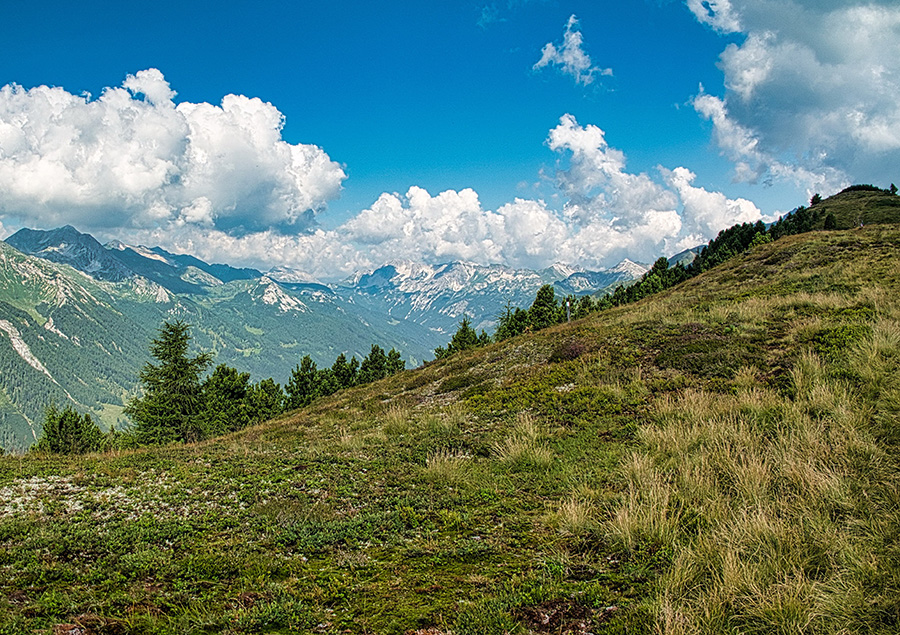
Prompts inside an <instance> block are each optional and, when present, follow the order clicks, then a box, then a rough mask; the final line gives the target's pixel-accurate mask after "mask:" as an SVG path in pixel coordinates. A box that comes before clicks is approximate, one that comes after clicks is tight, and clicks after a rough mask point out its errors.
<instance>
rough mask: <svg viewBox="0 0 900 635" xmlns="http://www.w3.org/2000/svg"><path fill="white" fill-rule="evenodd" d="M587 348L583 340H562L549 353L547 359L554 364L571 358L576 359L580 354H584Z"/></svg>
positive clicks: (568, 360)
mask: <svg viewBox="0 0 900 635" xmlns="http://www.w3.org/2000/svg"><path fill="white" fill-rule="evenodd" d="M587 350H588V347H587V345H586V344H585V343H584V342H580V341H578V340H575V341H569V342H563V343H562V344H560V345H559V346H557V347H556V348H555V349H553V352H552V353H550V358H549V359H548V361H549V362H550V363H551V364H555V363H557V362H570V361H572V360H573V359H578V358H579V357H581V356H582V355H584V354H585V353H586V352H587Z"/></svg>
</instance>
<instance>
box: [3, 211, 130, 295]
mask: <svg viewBox="0 0 900 635" xmlns="http://www.w3.org/2000/svg"><path fill="white" fill-rule="evenodd" d="M5 242H6V243H7V244H9V245H12V246H13V247H15V248H16V249H18V250H19V251H21V252H22V253H24V254H29V255H32V256H38V257H39V258H43V259H45V260H50V261H51V262H58V263H61V264H66V265H71V266H72V267H74V268H75V269H78V270H79V271H83V272H85V273H87V274H89V275H91V276H93V277H94V278H96V279H98V280H111V281H113V282H118V281H119V280H124V279H125V278H127V277H129V276H132V275H134V271H133V270H132V269H131V268H129V267H128V265H127V264H126V263H123V262H122V261H121V259H120V258H117V257H116V254H115V252H111V251H110V250H108V249H105V248H104V247H103V245H101V244H100V243H99V242H97V240H96V239H95V238H94V237H93V236H91V235H89V234H82V233H81V232H79V231H78V230H77V229H75V228H74V227H72V226H71V225H66V226H65V227H60V228H59V229H51V230H49V231H42V230H37V229H27V228H26V229H20V230H19V231H17V232H16V233H15V234H13V235H12V236H10V237H9V238H7V239H6V241H5Z"/></svg>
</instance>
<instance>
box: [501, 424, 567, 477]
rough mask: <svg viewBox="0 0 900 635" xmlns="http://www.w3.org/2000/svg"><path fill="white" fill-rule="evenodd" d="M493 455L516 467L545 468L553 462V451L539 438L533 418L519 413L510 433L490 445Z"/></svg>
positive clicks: (538, 431)
mask: <svg viewBox="0 0 900 635" xmlns="http://www.w3.org/2000/svg"><path fill="white" fill-rule="evenodd" d="M491 450H492V453H493V455H494V457H495V458H496V459H498V460H500V461H502V462H503V463H505V464H507V465H510V466H512V467H514V468H517V469H526V468H527V469H535V470H545V469H547V468H548V467H550V464H551V463H553V451H552V450H551V449H550V448H549V447H547V445H546V444H545V443H544V442H543V441H541V440H540V430H539V428H538V424H537V422H536V421H535V418H534V417H533V416H532V415H531V414H530V413H527V412H522V413H519V415H518V417H517V418H516V423H515V426H514V427H513V429H512V430H511V431H510V433H509V434H508V435H507V437H506V438H505V439H503V440H502V441H498V442H496V443H494V444H493V445H492V446H491Z"/></svg>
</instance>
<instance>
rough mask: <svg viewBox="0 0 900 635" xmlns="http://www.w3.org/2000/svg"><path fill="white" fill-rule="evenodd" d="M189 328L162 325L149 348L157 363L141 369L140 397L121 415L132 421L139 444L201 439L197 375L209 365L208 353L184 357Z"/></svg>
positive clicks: (182, 324)
mask: <svg viewBox="0 0 900 635" xmlns="http://www.w3.org/2000/svg"><path fill="white" fill-rule="evenodd" d="M189 330H190V326H189V325H188V324H186V323H185V322H182V321H181V320H176V321H175V322H165V323H164V324H163V325H162V327H161V328H160V329H159V336H158V337H157V338H156V339H155V340H153V342H152V344H151V346H150V354H151V355H152V356H153V357H154V358H156V359H157V360H159V364H156V365H154V364H152V363H150V362H148V363H147V364H145V365H144V368H143V369H142V370H141V374H140V379H141V383H142V384H143V389H144V394H143V396H142V397H139V398H135V399H132V400H131V402H129V404H128V405H127V406H126V407H125V414H127V415H128V416H129V417H131V418H132V419H133V420H134V422H135V436H136V438H137V440H138V442H139V443H142V444H151V443H169V442H171V441H196V440H198V439H199V438H201V437H202V432H203V431H202V428H201V426H200V421H199V420H198V417H197V415H198V414H199V412H200V409H201V406H202V395H201V386H200V375H201V373H203V371H204V370H206V368H207V367H208V366H209V365H210V363H212V355H211V354H210V353H200V354H199V355H197V356H196V357H188V354H187V351H188V344H189V342H190V339H191V336H190V333H189Z"/></svg>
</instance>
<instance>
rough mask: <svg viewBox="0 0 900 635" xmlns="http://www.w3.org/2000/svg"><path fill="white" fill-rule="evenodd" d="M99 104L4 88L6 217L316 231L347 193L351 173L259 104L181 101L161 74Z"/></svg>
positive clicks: (0, 98)
mask: <svg viewBox="0 0 900 635" xmlns="http://www.w3.org/2000/svg"><path fill="white" fill-rule="evenodd" d="M122 86H123V87H122V88H107V89H105V90H104V91H103V93H102V94H101V95H100V97H99V98H97V99H96V100H92V99H91V98H90V97H89V96H76V95H73V94H70V93H69V92H67V91H66V90H64V89H62V88H49V87H47V86H38V87H36V88H32V89H25V88H22V87H21V86H17V85H15V84H10V85H6V86H4V87H3V88H0V190H2V191H3V192H4V197H3V200H2V202H0V206H2V207H0V211H2V212H3V213H5V214H6V215H8V216H16V217H17V218H18V219H19V220H20V222H22V223H24V224H31V225H39V226H53V225H58V224H62V223H63V222H66V223H73V224H76V225H78V226H79V227H82V228H84V229H94V228H103V227H109V226H116V227H120V226H125V227H132V228H145V229H152V228H155V227H159V228H163V229H164V228H166V227H167V226H168V225H173V226H176V225H177V226H181V225H185V224H188V225H190V224H199V225H202V226H210V225H212V226H214V227H216V228H218V229H220V230H224V231H227V232H231V233H235V234H240V233H244V232H248V231H261V230H264V229H267V228H286V227H293V228H295V229H297V228H300V229H302V228H304V227H305V226H306V225H308V219H309V218H310V217H311V215H312V214H313V213H315V211H317V210H320V209H321V208H322V207H323V206H324V205H325V204H326V202H327V201H328V200H331V199H333V198H335V197H336V196H337V195H338V194H339V192H340V187H341V182H342V181H343V179H344V178H345V175H344V172H343V170H342V168H341V167H340V166H339V165H338V164H336V163H335V162H333V161H332V160H331V159H330V158H329V157H328V155H327V154H325V152H324V151H323V150H322V149H321V148H318V147H316V146H313V145H303V144H296V145H294V144H289V143H287V142H285V141H284V140H283V139H282V138H281V129H282V126H283V124H284V117H283V115H282V114H281V113H280V112H279V111H278V109H276V108H275V107H274V106H273V105H271V104H268V103H265V102H263V101H261V100H259V99H256V98H252V99H251V98H248V97H244V96H241V95H227V96H225V98H224V99H223V100H222V102H221V104H220V105H219V106H213V105H210V104H205V103H201V104H193V103H188V102H183V103H181V104H178V105H177V106H176V105H175V103H174V102H173V98H174V97H175V92H174V91H173V90H172V89H171V87H170V86H169V84H168V82H167V81H166V80H165V78H164V77H163V75H162V73H160V72H159V71H158V70H156V69H149V70H144V71H140V72H138V73H136V74H135V75H129V76H128V77H127V78H126V80H125V81H124V83H123V85H122Z"/></svg>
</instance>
